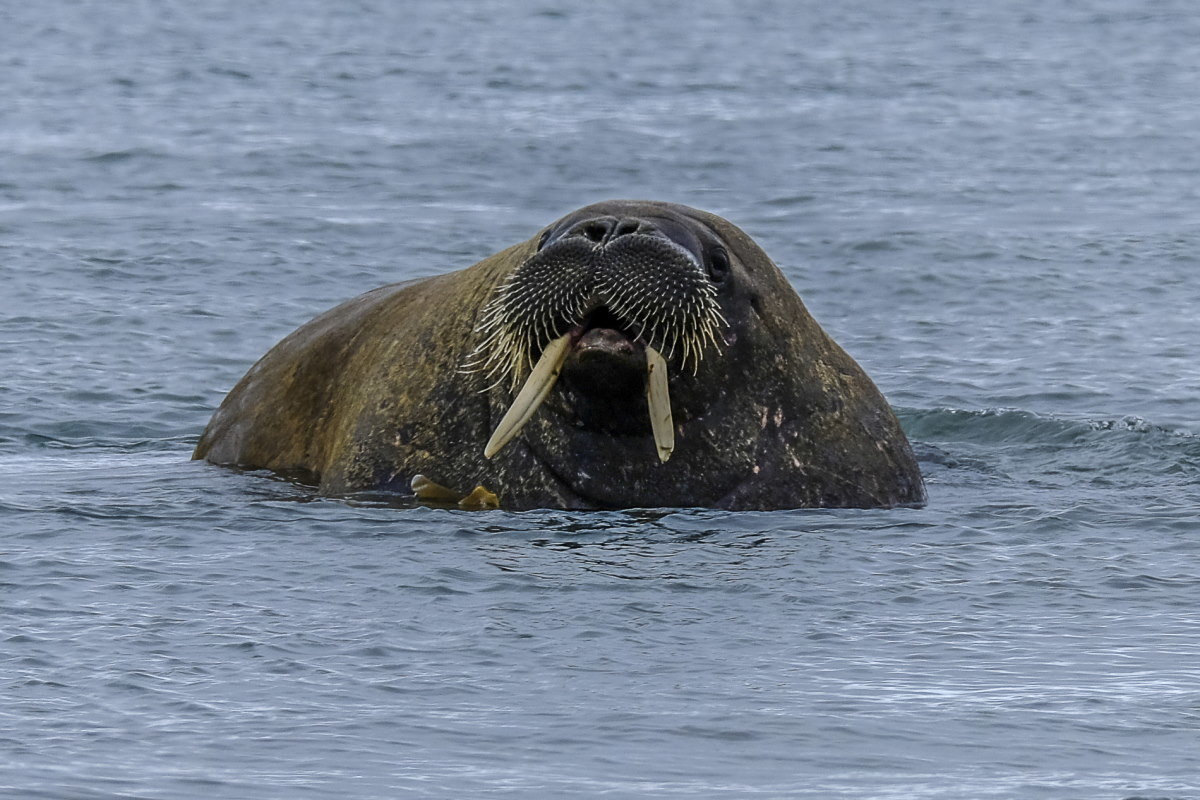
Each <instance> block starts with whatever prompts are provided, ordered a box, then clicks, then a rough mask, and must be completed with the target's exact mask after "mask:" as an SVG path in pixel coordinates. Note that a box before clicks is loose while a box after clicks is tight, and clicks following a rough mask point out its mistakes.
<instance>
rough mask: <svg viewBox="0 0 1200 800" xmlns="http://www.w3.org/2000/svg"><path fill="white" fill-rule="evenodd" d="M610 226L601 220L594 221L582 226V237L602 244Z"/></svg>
mask: <svg viewBox="0 0 1200 800" xmlns="http://www.w3.org/2000/svg"><path fill="white" fill-rule="evenodd" d="M611 228H612V226H611V224H610V223H607V222H603V221H601V220H594V221H592V222H589V223H587V224H585V225H584V226H583V235H584V236H586V237H587V238H588V239H589V240H591V241H593V242H603V241H604V238H605V237H606V236H608V232H609V230H611Z"/></svg>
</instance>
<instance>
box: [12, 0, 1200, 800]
mask: <svg viewBox="0 0 1200 800" xmlns="http://www.w3.org/2000/svg"><path fill="white" fill-rule="evenodd" d="M0 76H2V80H0V274H2V276H3V280H2V288H0V530H2V534H0V536H2V539H0V608H2V610H0V795H3V796H4V797H14V798H18V797H19V798H195V797H213V798H215V797H220V798H246V799H250V800H255V799H257V798H395V797H445V798H466V797H485V796H487V797H490V796H503V797H612V798H625V797H630V798H634V797H637V798H680V797H696V798H704V797H730V798H734V797H736V798H743V797H764V798H767V797H770V798H775V797H799V798H947V799H954V800H958V799H959V798H1134V797H1138V798H1175V799H1176V800H1178V798H1189V797H1190V798H1196V797H1200V735H1198V732H1200V624H1198V622H1197V616H1196V609H1197V605H1198V601H1200V544H1198V542H1200V512H1198V509H1197V506H1198V502H1197V501H1198V499H1200V403H1198V401H1197V398H1198V397H1200V359H1198V358H1197V352H1198V350H1200V330H1198V326H1197V317H1198V313H1197V309H1200V281H1198V280H1197V277H1196V273H1197V270H1198V268H1200V259H1198V256H1197V252H1198V250H1200V211H1198V210H1200V188H1198V187H1200V10H1198V9H1197V7H1196V6H1195V4H1194V3H1193V2H1191V0H1165V1H1164V2H1155V3H1133V2H1115V0H1077V1H1075V2H1063V3H1051V4H1047V3H1034V2H1011V3H959V2H952V0H912V1H911V2H904V3H889V2H883V1H882V0H876V1H875V2H861V3H816V2H801V3H790V2H782V0H780V2H765V1H764V2H754V1H753V0H741V1H740V2H737V3H733V2H729V3H721V2H711V3H708V2H706V3H683V2H673V3H672V2H664V3H643V2H636V0H619V1H618V2H612V3H597V4H586V5H585V4H582V3H580V4H567V3H559V2H553V1H550V2H544V3H529V4H525V3H517V2H510V3H505V2H482V1H481V2H465V1H464V2H452V3H438V4H434V3H428V4H417V3H401V2H395V3H386V2H363V3H349V2H347V3H321V2H316V0H310V1H309V2H304V0H295V1H294V2H284V1H283V0H280V1H279V2H265V3H248V2H241V3H234V2H228V0H226V1H225V2H217V1H214V2H197V3H182V2H160V3H137V4H134V3H70V2H65V1H64V2H50V3H43V4H33V3H25V4H18V3H5V4H4V5H3V6H0ZM611 197H635V198H650V199H662V200H671V201H676V202H683V203H687V204H690V205H694V206H699V207H702V208H706V209H709V210H712V211H715V212H717V213H720V214H722V215H724V216H726V217H728V218H729V219H731V220H732V221H734V222H735V223H737V224H739V225H740V226H742V227H743V228H744V229H746V230H747V231H748V232H749V233H750V234H751V235H752V236H754V237H755V238H756V239H757V240H758V241H759V243H760V244H762V245H763V247H764V248H765V249H766V250H767V252H768V253H770V254H771V255H772V256H773V257H774V259H775V260H776V261H777V262H778V263H779V264H780V265H781V266H782V267H783V268H784V270H785V271H786V272H787V274H788V276H789V278H790V279H791V280H792V282H793V284H794V285H795V286H796V288H797V290H798V291H799V292H800V294H801V296H802V297H803V298H804V299H805V302H806V303H807V304H808V306H809V308H810V310H811V311H812V312H813V314H814V316H816V317H817V319H818V320H819V321H820V322H821V323H822V324H823V325H824V326H825V327H826V329H827V330H829V331H830V332H831V333H832V334H833V335H834V337H835V338H836V339H837V340H838V341H839V342H840V343H841V344H842V345H843V346H844V347H846V349H847V350H849V351H850V353H851V354H852V355H854V356H855V358H857V359H858V360H859V361H860V363H862V364H863V366H864V367H865V368H866V369H867V371H868V372H869V373H870V374H871V375H872V377H873V378H874V379H875V380H876V382H877V383H878V384H879V386H880V388H881V389H882V390H883V391H884V393H885V394H886V395H887V396H888V398H889V399H890V400H891V402H892V403H893V404H894V405H895V406H896V408H897V410H898V412H899V414H900V416H901V419H902V421H903V423H904V425H905V428H906V430H907V431H908V433H909V435H910V437H911V438H912V439H913V441H914V445H915V447H916V449H917V451H918V454H919V456H920V458H921V462H922V468H923V471H924V472H925V475H926V479H927V482H928V488H929V496H930V502H929V505H928V506H927V507H926V508H924V509H921V510H912V509H899V510H894V511H801V512H783V513H737V514H734V513H724V512H713V511H703V510H652V511H630V512H623V513H563V512H552V511H545V512H531V513H523V514H514V513H504V512H479V513H466V512H455V511H445V510H433V509H425V508H414V509H402V508H401V509H398V508H388V507H382V506H376V505H372V504H355V503H351V502H344V501H335V500H326V499H321V498H316V497H314V496H313V495H312V493H311V492H310V491H309V490H307V489H305V488H304V487H301V486H296V485H292V484H290V483H287V482H284V481H280V480H276V479H273V478H271V477H270V476H267V475H262V474H237V473H234V472H231V471H227V470H223V469H220V468H216V467H212V466H209V465H205V464H198V463H194V462H190V461H189V455H190V451H191V448H192V447H193V446H194V444H195V442H196V440H197V438H198V436H199V433H200V431H201V430H202V428H203V426H204V425H205V423H206V422H207V420H208V417H209V416H210V414H211V413H212V411H213V409H214V408H215V407H216V406H217V404H218V403H219V402H220V400H221V398H222V397H223V395H224V393H225V392H226V391H228V389H229V388H230V387H231V386H232V385H233V383H234V382H235V381H236V380H237V379H238V378H239V377H240V376H241V375H242V373H244V372H245V370H246V369H247V368H248V367H249V366H250V364H251V363H253V361H254V360H255V359H256V358H257V357H258V356H260V355H261V354H262V353H263V352H265V351H266V349H267V348H268V347H269V346H270V345H271V344H273V343H274V342H275V341H277V340H278V339H279V338H280V337H282V336H283V335H285V334H286V333H288V332H289V331H290V330H292V329H294V328H295V327H296V326H298V325H299V324H301V323H303V322H304V321H306V320H307V319H309V318H310V317H312V316H313V315H315V314H316V313H318V312H319V311H321V310H324V309H326V308H328V307H330V306H332V305H334V304H335V303H337V302H339V301H341V300H343V299H345V298H348V297H351V296H354V295H356V294H358V293H360V292H362V291H365V290H367V289H369V288H372V287H375V286H378V285H381V284H384V283H388V282H391V281H396V280H401V279H405V278H410V277H420V276H425V275H431V274H435V273H438V272H442V271H446V270H450V269H457V268H461V267H464V266H467V265H469V264H471V263H473V262H474V261H476V260H477V259H479V258H481V257H483V256H486V255H488V254H490V253H492V252H495V251H496V250H499V249H501V248H502V247H505V246H507V245H509V244H512V243H515V242H517V241H520V240H523V239H525V238H527V237H529V236H530V235H531V234H532V233H534V232H535V231H536V230H537V229H538V228H540V227H541V226H542V225H544V224H546V223H548V222H549V221H551V220H553V219H555V218H557V217H559V216H561V215H562V214H564V213H566V212H568V211H570V210H572V209H573V208H575V207H578V206H580V205H583V204H585V203H589V202H593V201H596V200H601V199H605V198H611Z"/></svg>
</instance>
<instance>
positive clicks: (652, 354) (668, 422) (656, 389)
mask: <svg viewBox="0 0 1200 800" xmlns="http://www.w3.org/2000/svg"><path fill="white" fill-rule="evenodd" d="M646 403H647V405H649V406H650V430H652V431H653V432H654V446H655V447H656V448H657V449H658V460H659V461H661V462H663V463H664V464H665V463H666V461H667V459H668V458H670V457H671V451H672V450H674V449H675V423H674V421H673V420H672V418H671V391H670V389H669V388H668V387H667V361H666V359H664V358H663V357H662V353H660V352H658V351H657V350H655V349H654V348H653V347H650V346H649V345H647V346H646Z"/></svg>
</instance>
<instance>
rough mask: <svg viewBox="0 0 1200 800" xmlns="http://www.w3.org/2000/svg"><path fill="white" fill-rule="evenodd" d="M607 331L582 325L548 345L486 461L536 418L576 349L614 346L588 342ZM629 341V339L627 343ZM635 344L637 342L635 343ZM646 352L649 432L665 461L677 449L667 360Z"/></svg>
mask: <svg viewBox="0 0 1200 800" xmlns="http://www.w3.org/2000/svg"><path fill="white" fill-rule="evenodd" d="M608 330H609V329H607V328H596V327H592V326H586V325H579V326H576V328H574V329H573V330H571V331H570V332H569V333H567V334H564V335H563V336H560V337H558V338H557V339H555V340H553V341H552V342H550V344H548V345H547V346H546V348H545V349H544V350H543V351H542V355H541V357H540V358H539V359H538V360H537V363H536V364H534V366H533V370H532V371H531V372H530V373H529V377H528V378H527V379H526V380H525V384H524V385H523V386H522V387H521V391H519V392H517V398H516V399H515V400H514V401H513V403H512V405H510V406H509V407H508V410H507V411H506V412H505V413H504V416H503V417H502V418H501V420H500V424H499V425H497V426H496V430H495V431H494V432H493V433H492V437H491V438H490V439H488V443H487V445H486V446H484V448H483V455H484V457H485V458H491V457H492V456H494V455H496V453H498V452H500V450H501V449H503V448H504V446H505V445H506V444H508V443H509V442H510V441H512V439H513V437H515V436H516V435H517V434H518V433H520V432H521V429H522V428H524V427H525V423H527V422H529V420H530V419H531V418H532V417H533V414H534V412H535V411H537V410H538V408H539V407H540V406H541V404H542V403H543V402H544V401H545V400H546V398H547V397H548V396H549V394H550V390H551V389H553V388H554V384H555V383H556V382H557V381H558V377H559V375H561V374H562V368H563V364H564V363H566V360H567V357H568V356H569V355H570V354H571V349H572V347H573V346H576V347H578V346H582V347H583V348H586V349H595V350H605V349H609V348H610V347H611V346H612V345H611V344H610V343H609V342H606V341H598V339H599V337H596V339H593V341H592V342H591V343H588V342H587V340H586V337H587V334H588V332H589V331H608ZM626 341H628V340H626ZM634 344H636V343H634ZM643 349H644V350H645V353H646V404H647V405H648V406H649V409H650V430H651V432H652V433H653V434H654V446H655V449H656V450H657V451H658V459H659V461H662V462H664V463H665V462H666V461H667V459H669V458H670V457H671V453H672V452H673V451H674V449H675V425H674V420H673V416H672V413H671V392H670V387H669V386H668V383H667V361H666V359H665V358H663V356H662V354H661V353H659V352H658V351H657V350H655V349H654V348H653V347H651V346H650V345H643Z"/></svg>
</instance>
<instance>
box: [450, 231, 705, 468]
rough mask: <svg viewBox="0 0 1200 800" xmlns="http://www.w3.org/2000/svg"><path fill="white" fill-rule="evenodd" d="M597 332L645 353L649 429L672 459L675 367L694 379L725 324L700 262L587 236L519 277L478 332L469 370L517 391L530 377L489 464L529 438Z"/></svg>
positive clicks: (558, 247) (656, 243) (548, 252)
mask: <svg viewBox="0 0 1200 800" xmlns="http://www.w3.org/2000/svg"><path fill="white" fill-rule="evenodd" d="M598 319H602V320H603V322H602V323H597V320H598ZM596 324H603V325H604V327H605V328H606V329H616V330H618V331H619V332H620V333H621V334H622V335H623V336H624V337H625V338H627V339H628V341H630V342H632V343H633V344H634V346H636V347H640V348H642V349H644V351H645V355H646V400H647V404H648V406H649V409H650V428H651V431H652V433H653V435H654V444H655V448H656V450H657V452H658V457H659V459H660V460H661V461H664V462H665V461H666V460H667V459H668V458H670V457H671V452H672V450H673V449H674V447H675V441H674V440H675V433H674V424H673V420H672V413H671V398H670V390H669V386H668V381H667V362H668V360H672V359H675V360H678V361H679V363H680V365H681V366H682V367H683V368H687V367H690V368H691V371H692V373H693V374H695V372H696V370H697V368H698V367H699V364H700V360H701V359H702V358H703V356H704V353H705V352H706V350H708V349H709V348H712V347H716V346H717V332H718V330H719V329H720V327H721V326H723V325H725V324H726V322H725V318H724V317H723V316H722V315H721V312H720V308H719V306H718V303H717V290H716V287H715V286H714V285H713V283H712V282H711V281H709V279H708V277H707V275H706V274H705V271H704V268H703V267H702V266H701V264H700V263H699V261H698V259H697V257H696V256H695V255H693V254H692V253H691V252H689V251H688V250H687V249H686V248H684V247H683V246H681V245H679V244H676V243H675V242H673V241H671V240H670V239H668V238H666V237H664V236H661V235H655V234H643V233H635V234H631V235H625V236H621V237H620V238H617V239H614V240H612V241H611V242H608V243H606V244H596V243H595V242H594V241H591V240H588V239H587V238H586V237H580V236H569V237H566V238H563V239H560V240H558V241H555V242H554V243H552V244H550V245H548V246H546V247H545V248H544V249H543V250H541V251H540V252H538V253H536V254H535V255H533V256H532V257H530V258H529V259H528V260H526V261H525V262H524V263H523V264H522V265H521V266H520V267H518V268H517V269H516V270H514V271H513V273H512V274H511V275H510V276H509V277H508V279H507V280H505V281H504V283H502V284H501V285H500V287H499V288H498V289H497V291H496V294H495V295H494V296H493V298H492V299H491V300H490V301H489V302H488V304H487V305H486V306H485V307H484V309H483V311H482V312H481V314H480V323H479V325H478V326H477V328H476V330H477V331H478V332H479V333H480V334H481V340H480V344H479V346H478V347H477V348H476V349H475V352H474V353H473V354H472V357H471V359H470V360H469V361H468V364H467V367H468V368H469V369H473V370H482V371H485V372H487V373H488V374H489V375H491V376H493V377H494V378H495V382H494V383H493V384H492V385H493V386H495V385H496V384H498V383H501V382H503V381H504V380H505V379H506V378H507V379H509V380H510V381H512V385H513V388H514V389H515V388H516V385H517V381H518V376H519V374H520V372H521V371H522V369H523V367H524V366H525V365H527V364H528V365H530V367H531V369H530V372H529V376H528V377H527V378H526V379H525V382H524V384H523V385H522V386H521V388H520V390H519V391H518V392H517V395H516V399H515V400H514V401H513V403H512V405H511V406H509V408H508V410H507V411H506V412H505V414H504V417H503V418H502V419H501V421H500V424H499V425H498V426H496V430H495V432H494V433H493V434H492V437H491V439H490V440H489V441H488V443H487V446H486V447H485V448H484V455H485V456H486V457H488V458H491V457H492V456H494V455H495V454H496V453H498V452H499V451H500V450H501V449H502V448H503V447H504V446H505V445H506V444H507V443H508V442H510V441H511V440H512V439H513V437H515V436H516V435H517V434H518V433H520V432H521V429H522V428H523V427H524V426H525V424H526V423H527V422H528V421H529V420H530V418H531V417H532V416H533V414H534V412H536V411H537V409H538V407H539V406H541V404H542V403H543V402H544V401H545V399H546V397H547V396H549V394H550V391H551V390H552V389H553V388H554V384H555V382H556V381H557V380H558V377H559V375H560V374H561V372H562V369H563V364H564V363H565V362H566V360H567V357H568V356H569V355H570V354H571V352H572V350H573V349H574V348H576V347H577V346H578V345H579V343H580V341H581V339H583V338H584V337H585V335H586V334H587V332H588V331H589V330H593V331H594V330H596V327H595V325H596ZM584 345H585V347H586V346H587V342H585V343H584ZM599 346H601V347H603V344H602V343H600V344H599ZM539 352H540V355H539V356H538V358H537V360H536V362H535V361H534V360H533V354H534V353H539Z"/></svg>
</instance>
